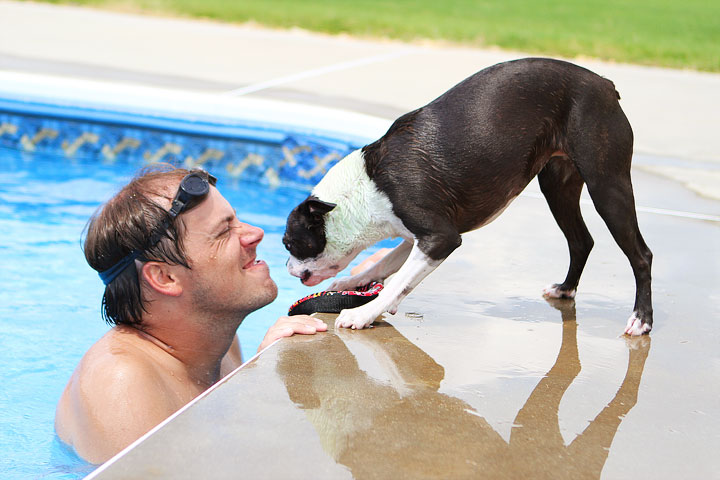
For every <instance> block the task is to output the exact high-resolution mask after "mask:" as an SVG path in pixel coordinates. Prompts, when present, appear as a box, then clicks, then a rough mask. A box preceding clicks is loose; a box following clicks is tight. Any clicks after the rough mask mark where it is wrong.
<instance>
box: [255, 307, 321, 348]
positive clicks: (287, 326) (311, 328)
mask: <svg viewBox="0 0 720 480" xmlns="http://www.w3.org/2000/svg"><path fill="white" fill-rule="evenodd" d="M325 331H327V325H326V324H325V322H323V321H322V320H320V319H319V318H314V317H311V316H310V315H294V316H292V317H280V318H279V319H278V321H277V322H275V325H273V326H272V327H270V329H268V331H267V333H266V334H265V338H263V341H262V343H261V344H260V346H259V347H258V352H259V351H260V350H262V349H263V348H265V347H267V346H268V345H270V344H271V343H273V342H274V341H275V340H277V339H278V338H282V337H291V336H293V335H295V334H296V333H299V334H302V335H313V334H315V333H317V332H325Z"/></svg>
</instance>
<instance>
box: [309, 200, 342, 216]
mask: <svg viewBox="0 0 720 480" xmlns="http://www.w3.org/2000/svg"><path fill="white" fill-rule="evenodd" d="M336 206H337V204H335V203H330V202H323V201H322V200H320V199H319V198H317V197H308V199H307V208H308V212H310V214H311V215H312V216H315V217H321V216H323V215H325V214H326V213H328V212H329V211H330V210H332V209H333V208H335V207H336Z"/></svg>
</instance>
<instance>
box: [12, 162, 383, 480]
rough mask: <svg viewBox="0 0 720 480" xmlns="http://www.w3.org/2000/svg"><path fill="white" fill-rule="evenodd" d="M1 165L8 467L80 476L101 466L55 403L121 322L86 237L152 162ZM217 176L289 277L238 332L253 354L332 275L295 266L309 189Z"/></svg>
mask: <svg viewBox="0 0 720 480" xmlns="http://www.w3.org/2000/svg"><path fill="white" fill-rule="evenodd" d="M0 167H1V168H0V231H1V232H2V234H1V235H0V259H1V260H2V274H0V365H2V369H1V370H0V382H1V385H2V389H1V390H0V472H2V477H3V478H6V479H7V478H18V479H19V478H50V479H65V478H80V477H82V476H85V475H87V474H88V473H89V472H91V471H92V470H93V469H94V466H92V465H88V464H86V463H85V462H83V461H82V460H81V459H79V458H78V457H77V456H75V455H74V453H73V452H72V451H71V450H70V449H68V448H66V447H65V446H64V445H63V444H62V443H61V442H59V441H58V440H57V438H56V437H55V434H54V427H53V421H54V416H55V405H56V403H57V400H58V398H59V397H60V394H61V393H62V390H63V388H64V386H65V384H66V382H67V380H68V379H69V377H70V375H71V373H72V371H73V369H74V368H75V366H76V364H77V362H78V361H79V360H80V358H81V356H82V355H83V353H84V352H85V351H86V350H87V349H88V348H89V347H90V346H91V345H92V344H93V343H94V342H95V341H96V340H97V339H98V338H99V337H101V336H102V335H103V334H104V333H105V332H106V331H107V330H108V329H109V327H108V326H107V325H106V324H105V323H104V322H103V320H102V319H101V317H100V301H101V298H102V292H103V285H102V283H101V281H100V279H99V278H98V276H97V274H96V273H95V271H93V270H92V269H91V268H90V267H89V266H88V265H87V264H86V263H85V259H84V256H83V253H82V245H81V236H82V232H83V229H84V227H85V224H86V222H87V220H88V218H89V217H90V216H91V215H92V213H93V212H94V211H95V210H96V209H97V208H98V206H100V205H101V204H102V203H103V202H104V201H106V200H107V199H108V198H110V197H111V196H112V195H113V194H114V193H115V192H117V191H118V190H119V189H120V187H121V186H122V185H124V184H125V183H126V182H127V181H128V180H129V179H130V178H131V177H132V176H133V174H134V173H135V172H136V171H137V170H138V169H139V168H140V167H142V163H141V161H139V160H138V161H126V162H117V163H114V164H107V163H102V162H99V161H93V160H68V159H67V158H56V157H52V156H49V155H46V154H45V155H38V154H30V153H25V152H20V151H17V150H8V149H2V148H0ZM212 173H213V174H214V175H216V176H217V177H218V188H219V189H220V191H221V192H222V193H223V195H225V197H226V198H227V199H228V200H229V201H230V203H231V204H232V205H233V207H235V208H236V210H237V212H238V217H239V218H240V219H241V220H242V221H245V222H248V223H251V224H254V225H257V226H260V227H262V228H263V229H264V230H265V239H264V240H263V242H262V243H261V245H260V246H259V247H258V257H259V258H263V259H264V260H266V261H267V263H268V265H269V266H270V271H271V274H272V277H273V279H274V280H275V281H276V283H277V284H278V299H277V300H276V301H275V302H274V303H273V304H271V305H270V306H268V307H266V308H264V309H262V310H261V311H258V312H255V313H254V314H253V315H251V316H249V317H248V318H246V319H245V321H244V322H243V324H242V325H241V326H240V328H239V330H238V336H239V338H240V343H241V345H242V349H243V356H244V358H249V357H250V356H252V355H253V354H254V353H255V351H256V349H257V347H258V345H259V344H260V342H261V340H262V338H263V336H264V334H265V332H266V330H267V328H268V327H269V326H270V325H272V323H274V322H275V320H276V319H277V318H278V317H279V316H281V315H285V314H286V313H287V309H288V308H289V306H290V305H291V304H292V303H293V302H294V301H295V300H297V299H298V298H301V297H303V296H305V295H308V294H309V293H311V292H313V291H317V290H321V289H323V288H327V286H328V284H329V281H328V283H326V284H322V285H319V286H316V287H313V288H308V287H305V286H303V285H302V284H301V283H300V282H299V281H298V280H297V279H296V278H293V277H291V276H290V275H289V274H288V273H287V271H286V270H285V261H286V259H287V254H286V252H285V250H284V248H283V246H282V243H281V237H282V234H283V232H284V228H285V220H286V218H287V214H288V213H289V212H290V210H291V209H292V208H293V207H294V206H295V205H296V204H297V203H298V202H300V201H301V200H302V199H303V198H305V197H306V196H307V190H302V189H295V188H286V187H278V188H274V189H270V188H268V187H266V186H262V185H260V184H257V183H254V182H248V181H240V180H233V179H231V178H229V176H228V175H227V174H225V172H223V171H218V172H215V171H213V172H212ZM373 250H374V249H371V250H369V251H368V252H366V254H365V255H364V256H366V255H368V254H370V253H372V251H373ZM364 256H363V257H364ZM360 260H361V258H358V259H357V260H356V261H355V262H354V263H353V264H356V263H357V262H358V261H360Z"/></svg>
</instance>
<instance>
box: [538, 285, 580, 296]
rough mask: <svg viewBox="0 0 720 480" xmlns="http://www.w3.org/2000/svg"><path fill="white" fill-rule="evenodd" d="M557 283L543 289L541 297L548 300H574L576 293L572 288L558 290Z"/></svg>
mask: <svg viewBox="0 0 720 480" xmlns="http://www.w3.org/2000/svg"><path fill="white" fill-rule="evenodd" d="M560 287H561V286H560V284H559V283H553V284H552V285H548V286H547V287H545V288H543V295H544V296H546V297H550V298H575V294H576V293H577V291H576V290H575V289H574V288H573V289H572V290H565V289H563V288H560Z"/></svg>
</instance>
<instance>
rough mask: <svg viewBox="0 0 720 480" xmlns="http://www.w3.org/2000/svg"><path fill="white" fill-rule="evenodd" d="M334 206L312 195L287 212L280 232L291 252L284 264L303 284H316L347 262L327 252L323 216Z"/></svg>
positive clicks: (333, 274)
mask: <svg viewBox="0 0 720 480" xmlns="http://www.w3.org/2000/svg"><path fill="white" fill-rule="evenodd" d="M335 206H336V205H335V204H334V203H328V202H324V201H322V200H320V199H318V198H317V197H314V196H312V195H311V196H309V197H308V198H306V199H305V200H304V201H303V202H302V203H300V205H298V206H297V207H295V209H294V210H293V211H292V212H290V215H289V216H288V220H287V226H286V228H285V235H284V236H283V244H284V245H285V248H287V250H288V251H289V252H290V258H289V259H288V262H287V267H288V271H289V272H290V274H291V275H293V276H296V277H299V278H300V280H301V281H302V283H303V284H305V285H308V286H313V285H317V284H318V283H320V282H322V281H323V280H325V279H327V278H330V277H334V276H335V275H336V274H337V273H338V272H339V271H340V270H342V269H343V268H345V267H346V266H347V263H345V265H342V263H343V262H341V260H342V259H340V258H331V257H333V256H332V255H328V252H326V246H327V243H328V239H327V238H326V233H325V218H326V215H327V214H328V213H329V212H331V211H332V209H333V208H335ZM348 263H349V261H348Z"/></svg>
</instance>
